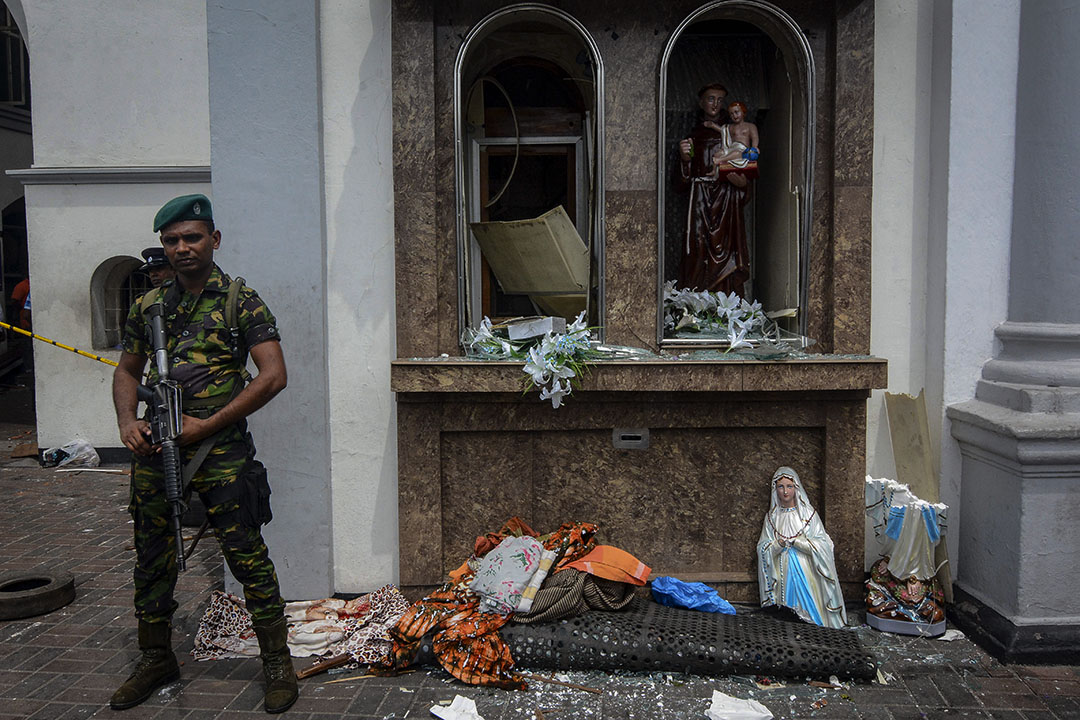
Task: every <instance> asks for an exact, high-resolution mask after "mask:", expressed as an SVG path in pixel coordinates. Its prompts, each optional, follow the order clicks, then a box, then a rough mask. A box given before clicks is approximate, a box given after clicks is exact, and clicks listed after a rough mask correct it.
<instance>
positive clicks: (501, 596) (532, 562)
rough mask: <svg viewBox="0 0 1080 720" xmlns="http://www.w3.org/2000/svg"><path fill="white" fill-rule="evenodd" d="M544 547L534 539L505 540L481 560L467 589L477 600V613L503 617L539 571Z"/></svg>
mask: <svg viewBox="0 0 1080 720" xmlns="http://www.w3.org/2000/svg"><path fill="white" fill-rule="evenodd" d="M543 551H544V546H543V545H541V544H540V542H539V541H538V540H537V539H536V538H532V537H528V536H522V537H508V538H506V539H505V540H503V541H502V542H501V543H499V546H498V547H496V548H495V549H494V550H492V551H491V552H489V553H488V554H487V555H485V556H484V557H483V559H482V560H480V562H479V564H478V565H477V568H476V576H475V577H474V578H473V579H472V582H471V583H470V584H469V588H470V589H471V590H472V591H473V592H474V593H476V594H477V595H478V596H479V597H480V608H479V609H480V611H481V612H490V613H499V614H500V615H505V614H507V613H512V612H514V610H515V609H516V608H517V606H518V603H519V602H520V601H521V593H522V591H523V590H524V589H525V586H526V585H528V584H529V580H530V579H531V578H532V576H533V574H534V573H535V572H536V571H537V570H538V569H539V567H540V555H541V553H543Z"/></svg>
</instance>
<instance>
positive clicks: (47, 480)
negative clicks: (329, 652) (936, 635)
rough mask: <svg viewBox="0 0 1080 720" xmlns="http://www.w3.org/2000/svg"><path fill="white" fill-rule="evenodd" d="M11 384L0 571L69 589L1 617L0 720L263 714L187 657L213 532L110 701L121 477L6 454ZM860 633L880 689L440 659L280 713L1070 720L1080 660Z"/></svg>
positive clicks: (234, 663)
mask: <svg viewBox="0 0 1080 720" xmlns="http://www.w3.org/2000/svg"><path fill="white" fill-rule="evenodd" d="M9 392H10V391H9V390H5V389H4V388H2V387H0V497H2V498H3V502H0V572H5V571H9V570H20V571H22V570H33V569H41V568H44V569H47V570H50V571H54V572H55V571H66V572H69V573H71V574H72V575H73V576H74V577H75V583H76V598H75V601H74V602H73V603H71V604H70V605H68V606H66V607H64V608H61V609H60V610H56V611H54V612H52V613H49V614H46V615H40V616H37V617H31V618H25V619H20V620H8V621H0V718H2V719H7V718H35V719H42V720H60V719H63V720H67V719H69V718H88V717H108V718H116V719H117V720H142V719H149V718H154V719H155V720H158V719H160V720H213V719H214V718H259V717H266V714H265V713H264V712H263V710H262V679H261V667H260V664H259V662H258V661H257V660H254V659H250V660H221V661H209V662H194V661H193V660H192V659H191V657H190V654H189V653H190V651H191V648H192V644H193V638H194V634H195V630H196V629H197V627H198V623H199V619H200V618H201V616H202V612H203V610H204V609H205V605H206V601H207V598H208V595H209V592H210V591H211V590H213V589H215V588H221V587H223V575H222V561H221V556H220V553H219V551H218V548H217V545H216V543H215V542H214V541H213V539H212V538H207V539H206V540H204V541H203V542H201V543H200V545H199V549H198V551H197V552H196V555H195V557H194V558H192V560H190V561H189V565H188V570H187V572H186V573H184V574H183V575H182V576H181V578H180V581H179V584H178V588H177V600H178V602H179V603H180V610H179V611H178V612H177V615H176V618H175V620H176V626H177V627H176V630H175V633H174V641H175V644H176V645H177V651H178V655H179V657H180V658H181V660H182V661H183V667H182V669H181V670H182V678H181V680H180V681H179V682H176V683H173V684H172V685H169V686H168V687H166V688H164V689H162V690H161V691H160V692H158V693H157V694H155V695H154V696H152V697H151V698H150V699H149V700H148V701H147V702H145V703H144V704H143V705H141V706H139V707H137V708H133V709H131V710H127V711H124V712H122V713H117V712H114V711H112V710H110V709H109V707H108V700H109V696H110V695H111V694H112V692H113V690H114V689H115V687H116V686H117V685H118V684H119V683H120V682H122V681H123V679H124V678H125V677H126V676H127V673H128V671H129V667H130V666H131V665H132V663H133V661H134V659H135V658H136V656H137V655H138V652H137V650H136V649H135V620H134V617H133V616H132V611H131V598H132V584H131V567H132V561H133V554H134V553H133V551H132V549H131V547H132V540H131V522H130V518H129V516H128V514H127V512H126V504H127V488H128V478H127V477H126V476H125V475H120V474H106V473H90V472H82V473H60V472H57V471H56V470H53V469H42V468H39V467H37V464H36V463H35V462H34V461H32V460H11V459H9V454H10V451H11V449H12V448H13V447H14V446H15V445H16V444H18V443H19V442H25V441H27V440H28V439H29V440H33V435H32V430H30V429H29V428H27V427H26V426H25V425H19V424H13V423H11V422H4V415H3V408H4V403H5V400H6V399H8V398H7V397H6V396H5V393H9ZM27 433H29V434H27ZM111 469H114V470H121V471H123V470H124V469H125V468H119V467H113V468H111ZM296 599H303V598H296ZM855 632H858V633H859V636H860V638H861V640H862V641H863V644H864V645H865V646H867V647H868V648H869V649H870V650H871V652H873V653H874V655H875V656H876V657H877V659H878V661H879V664H880V667H881V671H882V674H883V676H884V678H885V679H886V681H887V684H885V685H882V684H878V683H866V684H862V683H859V684H850V685H848V686H846V687H844V688H841V689H824V688H817V687H811V686H810V685H808V684H806V683H805V682H791V683H789V684H787V685H786V686H785V687H777V688H773V689H769V690H760V689H758V688H757V687H756V686H755V685H754V684H753V682H752V680H751V679H750V678H729V677H723V678H712V677H702V676H691V675H683V674H679V673H616V674H612V673H602V672H570V673H566V675H567V676H568V677H567V678H565V679H568V680H570V681H571V682H574V683H577V684H580V685H585V686H589V687H594V688H597V689H600V690H601V691H602V693H601V694H593V693H588V692H583V691H581V690H574V689H569V688H563V687H558V686H554V685H546V684H543V683H539V682H533V683H531V685H530V689H529V690H528V691H524V692H511V691H504V690H490V689H483V688H475V687H469V686H465V685H462V684H461V683H459V682H457V681H454V680H452V679H451V678H450V676H449V675H448V674H447V673H445V672H444V671H442V670H441V669H437V668H434V669H433V668H422V669H418V670H417V671H415V672H412V673H409V674H406V675H401V676H399V677H396V678H366V679H357V680H349V681H345V682H333V683H329V684H328V681H331V680H341V679H344V678H347V677H348V674H344V673H343V674H337V675H321V676H316V677H313V678H310V679H307V680H304V681H302V682H301V696H300V700H299V701H298V702H297V704H296V705H295V706H294V707H293V708H292V709H291V710H290V711H289V712H288V713H287V714H286V715H285V716H284V717H287V718H290V720H317V719H322V718H405V717H409V718H430V717H434V716H433V715H432V714H431V713H430V712H429V708H430V707H431V706H432V705H436V704H439V703H448V702H449V701H450V700H452V699H453V698H454V696H455V695H458V694H461V695H465V696H467V697H470V698H473V699H474V700H475V701H476V704H477V707H478V709H479V711H480V714H481V715H482V716H483V717H484V718H485V719H486V720H517V719H522V720H531V719H532V718H538V717H541V715H540V714H538V711H541V712H542V713H543V717H544V718H550V719H552V720H570V719H576V718H589V719H596V720H622V719H625V718H632V719H635V720H637V719H641V720H645V719H648V720H654V719H655V720H681V719H684V718H685V719H687V720H689V719H691V718H693V719H695V720H696V719H700V718H704V717H705V709H706V708H707V707H708V706H709V703H710V698H711V695H712V691H713V690H720V691H722V692H725V693H727V694H729V695H733V696H736V697H741V698H754V699H756V700H758V701H759V702H761V703H763V704H764V705H765V706H766V707H768V708H769V709H770V710H771V711H772V712H773V713H774V715H775V716H776V717H778V718H823V719H825V718H868V719H869V718H873V719H874V720H921V719H923V718H927V719H929V720H935V719H937V718H995V719H997V720H1049V719H1051V718H1061V719H1062V720H1066V719H1068V718H1076V719H1080V668H1078V667H1073V666H1019V665H1002V664H1000V663H998V662H997V661H996V660H994V659H993V658H991V657H989V656H988V655H987V654H985V653H984V652H983V651H982V650H980V649H979V648H978V647H976V646H975V645H973V644H972V643H971V642H970V641H969V640H967V639H966V638H961V639H958V640H955V641H953V642H943V641H940V640H927V639H922V638H912V637H903V636H896V635H886V634H882V633H877V632H875V631H874V630H871V629H870V628H868V627H866V626H862V627H861V628H859V629H858V630H856V631H855ZM297 662H298V665H299V666H303V665H305V664H307V662H308V661H305V660H298V661H297ZM821 701H824V702H821Z"/></svg>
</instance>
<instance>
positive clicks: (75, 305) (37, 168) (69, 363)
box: [8, 0, 210, 447]
mask: <svg viewBox="0 0 1080 720" xmlns="http://www.w3.org/2000/svg"><path fill="white" fill-rule="evenodd" d="M8 5H9V7H11V9H12V11H13V13H14V14H15V16H16V17H17V18H20V20H21V26H22V28H23V30H24V35H23V37H24V39H25V41H26V44H27V48H28V52H29V55H30V78H31V85H32V87H33V102H34V105H33V111H32V123H33V130H34V136H33V162H34V170H31V171H30V175H27V174H25V173H24V174H23V175H22V176H17V177H19V180H20V181H22V182H25V183H26V188H25V189H26V206H27V232H28V240H29V251H30V274H31V280H32V290H31V293H32V298H33V306H34V307H33V312H34V328H35V330H36V331H37V332H39V333H41V334H43V335H46V336H48V337H52V338H56V339H58V340H61V341H63V342H66V343H68V344H72V345H75V346H77V347H82V348H86V349H89V348H90V337H91V329H90V323H91V312H90V307H91V305H90V277H91V275H92V274H93V271H94V269H95V268H96V267H97V266H98V265H99V264H100V263H101V262H102V261H104V260H106V259H108V258H110V257H113V256H115V255H131V256H133V257H138V256H139V251H140V250H142V248H144V247H147V246H149V245H151V244H153V243H154V242H155V237H154V234H153V233H152V232H151V226H152V220H153V216H154V213H155V212H156V210H157V208H158V207H160V206H161V204H162V203H163V202H164V201H165V200H167V199H169V198H170V197H172V196H174V195H179V194H182V193H187V192H200V191H209V186H208V185H206V184H205V183H203V182H201V181H200V182H194V183H188V182H183V181H177V182H173V181H172V180H162V179H161V178H160V177H159V178H158V179H143V180H142V181H138V180H137V179H133V178H128V179H127V180H126V181H125V182H121V183H119V184H114V182H115V180H116V179H117V178H116V176H115V175H114V177H112V178H111V180H110V181H107V182H105V183H104V184H103V183H102V182H99V181H97V180H91V179H87V178H85V177H83V178H77V177H73V176H72V177H68V178H66V180H65V182H66V184H39V183H55V182H57V181H58V180H60V179H62V178H59V177H58V175H62V174H63V173H64V172H65V171H67V170H69V169H72V168H77V169H79V170H96V169H100V168H145V167H148V166H157V167H161V166H168V167H170V168H173V167H175V168H178V169H179V170H181V171H183V170H187V169H196V170H198V167H199V166H206V165H208V163H209V157H210V142H209V109H208V99H207V98H208V94H207V92H208V91H207V61H206V7H205V2H204V0H175V2H169V3H141V2H137V1H136V0H116V1H114V0H92V1H89V2H84V1H83V0H79V1H78V2H76V1H75V0H24V1H22V2H20V1H19V0H10V1H9V2H8ZM28 165H29V162H27V163H26V165H24V166H23V167H24V168H26V167H27V166H28ZM76 172H78V171H76ZM121 174H122V172H121ZM179 174H183V173H182V172H181V173H179ZM197 175H198V172H196V174H195V176H197ZM202 175H203V176H205V173H202ZM195 176H193V177H195ZM99 179H100V178H99ZM103 354H105V355H109V353H108V352H103ZM35 366H36V370H37V373H36V387H37V421H38V443H39V445H41V446H42V447H48V446H50V445H54V444H58V443H62V442H66V441H67V440H70V439H71V438H72V437H74V436H76V435H77V436H80V437H84V438H85V439H87V440H89V441H91V442H92V443H94V444H95V445H98V446H105V447H119V446H120V440H119V437H118V435H117V432H116V422H115V416H114V414H113V410H112V401H111V399H110V397H109V390H108V386H109V379H108V375H109V372H108V371H109V368H107V367H106V366H104V365H101V364H100V363H95V362H94V361H92V360H86V359H83V358H80V357H78V356H76V355H74V354H71V353H67V352H64V351H62V350H58V349H56V348H52V347H47V346H43V345H40V344H39V345H38V346H37V347H36V348H35Z"/></svg>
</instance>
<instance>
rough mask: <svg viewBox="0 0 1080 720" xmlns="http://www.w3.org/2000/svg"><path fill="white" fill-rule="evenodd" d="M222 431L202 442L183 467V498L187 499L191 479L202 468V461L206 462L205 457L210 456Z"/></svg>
mask: <svg viewBox="0 0 1080 720" xmlns="http://www.w3.org/2000/svg"><path fill="white" fill-rule="evenodd" d="M222 432H224V431H223V430H218V431H217V432H216V433H214V434H213V435H211V436H210V437H208V438H206V439H205V440H203V441H202V444H201V445H199V449H198V450H196V451H195V454H194V455H193V456H192V457H191V459H190V460H188V461H187V463H186V464H185V465H184V470H183V472H182V473H181V487H183V489H184V490H183V495H184V497H188V495H189V493H190V491H191V490H190V485H191V478H193V477H195V473H197V472H199V468H200V467H202V464H203V461H204V460H206V456H207V455H209V454H210V450H211V449H213V447H214V443H216V442H217V439H218V437H219V436H220V435H221V433H222Z"/></svg>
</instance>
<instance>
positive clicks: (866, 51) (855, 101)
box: [834, 2, 874, 187]
mask: <svg viewBox="0 0 1080 720" xmlns="http://www.w3.org/2000/svg"><path fill="white" fill-rule="evenodd" d="M842 5H843V6H844V7H842V8H838V13H837V18H836V60H835V62H836V111H835V113H836V118H835V121H836V131H835V138H836V139H835V143H836V149H835V153H834V156H835V167H836V174H835V177H834V182H835V184H836V185H838V186H852V185H858V186H866V187H869V186H870V184H871V183H872V182H873V174H874V164H873V149H874V45H873V43H872V42H871V43H867V42H866V39H867V38H873V37H874V6H873V5H872V4H871V3H855V2H847V3H842Z"/></svg>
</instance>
